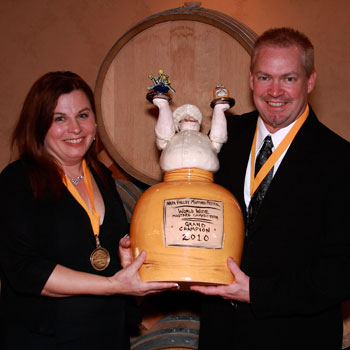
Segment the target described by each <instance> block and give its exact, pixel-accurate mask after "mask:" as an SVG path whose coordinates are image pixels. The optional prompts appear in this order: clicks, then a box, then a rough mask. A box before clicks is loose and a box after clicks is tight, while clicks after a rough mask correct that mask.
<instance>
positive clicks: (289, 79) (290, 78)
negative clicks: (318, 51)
mask: <svg viewBox="0 0 350 350" xmlns="http://www.w3.org/2000/svg"><path fill="white" fill-rule="evenodd" d="M286 81H287V82H288V83H291V82H293V81H295V77H286Z"/></svg>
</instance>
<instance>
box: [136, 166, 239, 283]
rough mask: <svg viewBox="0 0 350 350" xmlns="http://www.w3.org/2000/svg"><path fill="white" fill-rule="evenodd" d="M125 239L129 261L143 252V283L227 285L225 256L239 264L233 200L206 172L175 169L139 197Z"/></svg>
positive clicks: (236, 211)
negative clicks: (130, 257) (131, 253)
mask: <svg viewBox="0 0 350 350" xmlns="http://www.w3.org/2000/svg"><path fill="white" fill-rule="evenodd" d="M220 208H221V209H220ZM217 213H219V215H217ZM218 217H219V219H217V218H218ZM220 218H221V219H222V220H221V219H220ZM174 235H175V236H174ZM172 237H175V238H172ZM130 238H131V244H132V252H133V256H134V258H135V257H136V256H137V255H138V254H139V253H140V252H141V251H142V250H145V251H146V252H147V258H146V261H145V263H144V264H143V266H142V267H141V269H140V276H141V278H142V280H144V281H177V282H179V283H180V286H182V287H183V288H185V287H186V285H188V284H189V283H201V284H202V283H203V284H230V283H232V282H233V279H234V278H233V276H232V273H231V272H230V271H229V269H228V267H227V258H228V257H230V256H231V257H233V258H234V259H235V260H236V261H237V262H238V263H240V261H241V254H242V248H243V239H244V223H243V217H242V213H241V210H240V208H239V205H238V202H237V200H236V199H235V197H234V196H233V195H232V194H231V193H230V192H229V191H228V190H226V189H225V188H223V187H222V186H219V185H217V184H215V183H213V174H212V173H211V172H208V171H203V170H200V169H180V170H174V171H170V172H167V173H165V175H164V182H162V183H159V184H157V185H154V186H152V187H150V188H149V189H147V190H146V191H145V192H144V193H143V194H142V195H141V196H140V198H139V200H138V201H137V203H136V206H135V209H134V212H133V215H132V219H131V227H130Z"/></svg>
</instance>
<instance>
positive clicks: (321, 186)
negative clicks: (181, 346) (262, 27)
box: [191, 28, 350, 350]
mask: <svg viewBox="0 0 350 350" xmlns="http://www.w3.org/2000/svg"><path fill="white" fill-rule="evenodd" d="M315 80H316V72H315V69H314V58H313V46H312V44H311V42H310V41H309V39H308V38H307V37H306V36H305V35H303V34H302V33H300V32H297V31H295V30H292V29H289V28H278V29H272V30H269V31H267V32H265V33H264V34H263V35H262V36H261V37H259V38H258V39H257V41H256V43H255V46H254V52H253V55H252V60H251V72H250V87H251V89H252V91H253V99H254V103H255V106H256V108H257V111H255V112H252V113H248V114H245V115H243V116H235V117H232V118H229V119H228V141H227V143H226V145H224V147H223V149H222V150H221V153H220V167H221V169H220V171H219V172H218V174H217V177H216V182H217V183H219V184H221V185H223V186H225V187H226V188H228V189H229V190H230V191H231V192H232V193H233V194H234V195H235V196H236V198H237V200H238V201H239V203H240V206H241V209H242V211H243V213H244V215H245V222H246V236H245V243H244V250H243V257H242V262H241V266H240V267H239V266H238V265H237V264H236V263H235V262H234V261H233V260H232V259H228V266H229V268H230V270H231V271H232V273H233V274H234V276H235V281H234V282H233V283H232V284H231V285H227V286H193V287H192V288H191V289H192V290H194V291H198V292H202V293H204V294H207V295H210V296H207V297H205V298H204V299H205V301H204V302H203V310H202V317H201V329H200V340H199V349H200V350H204V349H220V350H223V349H225V350H226V349H235V350H237V349H238V350H241V349H244V350H250V349H270V350H271V349H283V350H286V349H294V350H300V349H310V350H311V349H327V350H330V349H341V342H342V317H341V302H342V301H343V300H346V299H348V298H349V295H350V278H349V276H350V235H349V228H348V215H349V205H348V199H349V197H350V193H349V183H348V181H349V174H350V169H349V159H350V157H349V143H348V142H347V141H345V140H343V139H342V138H341V137H339V136H337V135H336V134H334V133H333V132H332V131H330V130H329V129H328V128H326V127H325V126H324V125H323V124H321V123H320V122H319V121H318V119H317V117H316V115H315V113H314V112H313V110H312V109H311V107H310V106H308V101H307V100H308V94H309V93H310V92H311V91H312V89H313V88H314V85H315ZM255 132H256V135H255ZM266 136H268V137H267V138H266V142H265V137H266ZM265 145H266V147H265ZM261 148H263V150H261V153H263V154H264V157H263V158H265V161H266V162H265V163H264V165H262V164H263V162H264V161H261V159H260V158H261V157H260V149H261ZM266 159H268V160H266ZM255 163H258V164H260V166H261V170H255ZM255 171H257V173H256V174H255ZM271 179H272V180H271ZM259 183H261V185H260V184H259Z"/></svg>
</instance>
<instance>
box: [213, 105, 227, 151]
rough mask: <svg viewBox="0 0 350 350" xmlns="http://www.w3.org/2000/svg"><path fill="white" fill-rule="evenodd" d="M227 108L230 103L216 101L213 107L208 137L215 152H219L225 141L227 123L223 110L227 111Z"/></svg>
mask: <svg viewBox="0 0 350 350" xmlns="http://www.w3.org/2000/svg"><path fill="white" fill-rule="evenodd" d="M229 108H230V105H229V104H227V103H224V104H220V103H218V104H216V105H215V107H214V113H213V118H212V122H211V129H210V134H209V138H210V141H211V143H212V145H213V147H214V149H215V150H216V152H217V153H219V152H220V150H221V147H222V145H223V144H224V143H225V142H226V141H227V123H226V116H225V111H227V110H228V109H229Z"/></svg>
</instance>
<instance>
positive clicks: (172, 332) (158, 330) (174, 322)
mask: <svg viewBox="0 0 350 350" xmlns="http://www.w3.org/2000/svg"><path fill="white" fill-rule="evenodd" d="M198 335H199V317H198V316H193V315H170V316H166V317H164V318H162V319H161V320H160V321H158V322H157V323H156V324H155V325H154V326H153V327H152V328H151V330H150V331H148V332H146V333H145V334H143V335H141V336H140V337H138V338H136V339H133V340H131V350H154V349H159V350H165V349H167V350H171V349H177V350H179V349H193V350H194V349H198Z"/></svg>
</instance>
